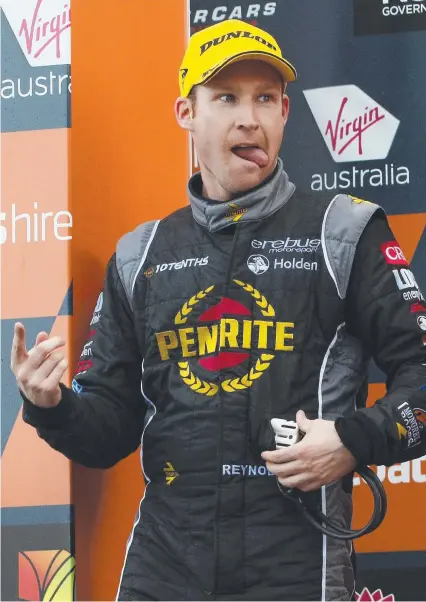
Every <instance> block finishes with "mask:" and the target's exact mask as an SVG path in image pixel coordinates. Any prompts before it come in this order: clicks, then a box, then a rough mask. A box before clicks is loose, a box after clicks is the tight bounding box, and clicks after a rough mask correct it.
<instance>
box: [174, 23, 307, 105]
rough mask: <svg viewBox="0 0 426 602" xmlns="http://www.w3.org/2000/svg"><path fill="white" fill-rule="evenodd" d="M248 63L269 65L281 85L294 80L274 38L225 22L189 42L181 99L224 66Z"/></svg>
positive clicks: (198, 33)
mask: <svg viewBox="0 0 426 602" xmlns="http://www.w3.org/2000/svg"><path fill="white" fill-rule="evenodd" d="M247 59H256V60H259V61H264V62H265V63H269V65H271V66H272V67H275V69H277V71H279V72H280V74H281V76H282V78H283V80H284V82H292V81H294V80H295V79H296V77H297V73H296V69H295V68H294V67H293V65H292V64H291V63H289V61H287V60H286V59H285V58H283V56H282V52H281V49H280V47H279V46H278V44H277V41H276V40H275V38H273V37H272V36H271V35H270V34H269V33H267V32H266V31H264V30H263V29H259V28H258V27H255V26H254V25H250V24H249V23H246V22H245V21H240V20H238V19H228V20H226V21H222V22H220V23H217V24H216V25H212V26H211V27H207V28H206V29H203V30H201V31H198V32H197V33H194V34H193V35H192V36H191V37H190V38H189V43H188V48H187V50H186V52H185V56H184V57H183V61H182V64H181V66H180V70H179V74H180V77H179V87H180V93H181V96H188V94H189V93H190V91H191V89H192V87H193V86H196V85H197V84H204V83H206V82H207V81H209V80H210V79H212V77H214V76H215V75H216V74H217V73H218V72H219V71H220V70H221V69H223V68H224V67H226V66H227V65H230V64H232V63H236V62H237V61H243V60H247Z"/></svg>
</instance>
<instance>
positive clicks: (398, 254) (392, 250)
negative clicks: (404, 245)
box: [380, 240, 408, 265]
mask: <svg viewBox="0 0 426 602" xmlns="http://www.w3.org/2000/svg"><path fill="white" fill-rule="evenodd" d="M380 248H381V251H382V253H383V257H384V258H385V261H386V263H389V264H391V265H408V262H407V260H406V259H405V257H404V253H403V252H402V250H401V247H400V246H399V245H398V243H397V242H396V240H391V241H389V242H384V243H383V244H382V245H381V247H380Z"/></svg>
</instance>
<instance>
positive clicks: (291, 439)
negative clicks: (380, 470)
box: [271, 418, 387, 540]
mask: <svg viewBox="0 0 426 602" xmlns="http://www.w3.org/2000/svg"><path fill="white" fill-rule="evenodd" d="M271 426H272V428H273V429H274V432H275V445H276V448H277V449H283V448H286V447H291V446H292V445H295V444H296V443H299V442H300V441H301V439H302V438H303V433H302V432H301V431H300V429H299V427H298V425H297V423H296V422H294V421H292V420H283V419H281V418H272V420H271ZM354 472H357V473H358V474H359V475H360V477H361V478H363V479H364V481H365V482H366V483H367V485H368V486H369V487H370V489H371V491H372V492H373V498H374V511H373V515H372V517H371V519H370V521H369V522H368V523H367V524H366V525H365V527H363V528H362V529H345V528H343V527H341V526H340V525H337V524H335V523H333V521H332V520H331V519H330V517H328V516H326V515H325V514H323V513H322V512H321V510H320V508H319V507H318V506H317V505H316V504H315V502H314V501H313V496H312V495H311V494H310V493H309V492H308V493H307V492H303V491H299V490H298V489H295V488H290V487H284V486H283V485H282V484H281V483H280V482H279V480H278V478H277V485H278V489H279V490H280V492H281V493H282V495H284V496H285V497H286V498H287V499H289V500H291V501H292V502H293V503H295V504H296V505H297V506H298V508H299V510H300V511H301V513H302V514H303V516H304V517H305V519H306V520H307V521H308V522H310V523H311V524H312V525H313V526H314V527H315V528H316V529H319V530H320V531H321V532H322V533H324V534H325V535H328V536H330V537H334V538H336V539H346V540H349V539H356V538H358V537H361V536H362V535H365V534H367V533H371V532H372V531H374V530H375V529H377V527H378V526H379V525H380V524H381V523H382V521H383V519H384V518H385V514H386V509H387V498H386V491H385V489H384V487H383V485H382V482H381V481H380V479H379V478H378V476H377V475H376V473H375V472H373V471H372V470H371V468H370V467H369V466H357V467H356V469H355V471H354Z"/></svg>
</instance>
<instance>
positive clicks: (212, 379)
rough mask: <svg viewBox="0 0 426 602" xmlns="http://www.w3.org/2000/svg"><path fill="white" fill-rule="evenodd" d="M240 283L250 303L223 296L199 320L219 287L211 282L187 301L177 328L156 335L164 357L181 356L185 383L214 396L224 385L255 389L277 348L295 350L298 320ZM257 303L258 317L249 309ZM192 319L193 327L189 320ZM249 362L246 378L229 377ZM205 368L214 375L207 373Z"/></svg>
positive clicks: (177, 318) (227, 388)
mask: <svg viewBox="0 0 426 602" xmlns="http://www.w3.org/2000/svg"><path fill="white" fill-rule="evenodd" d="M234 282H235V284H237V285H238V286H239V287H241V289H243V290H244V291H245V293H246V294H247V301H248V303H247V306H246V305H244V304H243V303H240V302H239V301H236V300H235V299H232V298H229V297H222V299H221V301H220V302H219V303H216V304H215V305H212V306H210V307H209V308H208V309H206V310H205V311H203V312H202V313H201V315H199V316H198V318H196V319H195V320H194V318H192V316H193V315H194V314H192V312H193V311H194V309H195V308H197V309H196V311H197V313H198V312H199V307H200V306H199V304H200V303H201V304H202V305H201V307H202V306H203V305H205V304H206V298H207V302H208V296H209V295H210V294H211V293H212V292H213V291H214V289H215V287H214V286H209V287H208V288H206V289H205V290H202V291H199V292H198V293H196V294H195V295H193V296H192V297H191V298H190V299H188V300H187V301H186V302H185V303H184V304H183V305H182V307H181V308H180V309H179V311H178V312H177V314H176V316H175V318H174V325H175V329H174V330H166V331H164V332H157V333H156V334H155V337H156V340H157V347H158V352H159V361H170V360H172V359H175V360H176V362H177V367H178V370H179V374H180V377H181V379H182V381H183V382H184V383H185V384H186V385H187V386H188V387H189V388H190V389H191V390H192V391H194V392H196V393H199V394H201V395H206V396H208V397H212V396H214V395H216V393H217V392H218V391H219V388H221V389H223V391H226V392H227V393H234V392H235V391H241V390H244V389H248V388H250V387H251V386H252V385H253V384H254V383H255V382H256V380H257V379H259V378H261V377H262V375H263V373H264V372H265V371H266V370H268V369H269V367H270V365H271V362H272V361H273V359H274V357H275V355H276V353H277V352H285V351H287V352H289V351H293V349H294V341H293V339H294V333H293V331H294V323H293V322H282V321H280V320H277V319H276V314H275V309H274V308H273V306H272V305H271V304H270V303H269V301H268V299H267V298H266V297H265V296H264V295H262V293H261V292H260V291H258V290H257V289H255V288H254V287H253V286H251V285H250V284H247V283H245V282H241V281H240V280H234ZM250 297H251V299H250ZM253 303H254V304H255V305H256V306H257V312H258V313H259V314H260V315H259V316H258V317H257V318H256V317H255V316H253V315H252V311H251V309H249V307H250V308H251V307H252V305H253ZM197 306H198V307H197ZM191 314H192V315H191ZM191 319H192V320H193V322H192V325H191V324H190V323H188V321H189V320H191ZM253 354H256V356H257V359H255V358H254V357H253ZM250 359H251V361H250ZM246 360H249V361H248V362H246ZM244 362H246V364H247V371H246V372H245V373H244V374H243V375H242V376H238V377H235V378H226V373H225V370H226V369H228V368H234V367H236V366H239V365H240V364H243V363H244ZM200 368H201V369H204V371H207V373H210V374H211V376H209V377H207V378H205V377H202V372H201V370H200ZM219 375H220V376H221V379H219V378H218V376H219ZM223 377H224V378H223ZM222 378H223V380H222Z"/></svg>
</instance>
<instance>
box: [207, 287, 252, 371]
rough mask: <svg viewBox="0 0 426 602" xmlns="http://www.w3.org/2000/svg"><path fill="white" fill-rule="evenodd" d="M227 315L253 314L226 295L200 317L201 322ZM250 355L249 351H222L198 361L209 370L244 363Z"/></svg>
mask: <svg viewBox="0 0 426 602" xmlns="http://www.w3.org/2000/svg"><path fill="white" fill-rule="evenodd" d="M226 315H237V316H251V315H252V314H251V312H250V311H249V310H248V309H247V307H246V306H245V305H243V304H242V303H239V302H238V301H234V300H233V299H229V298H227V297H224V298H223V299H222V301H220V303H217V304H216V305H213V307H210V308H209V309H208V310H207V311H205V312H204V313H203V314H201V316H200V317H199V318H198V321H199V322H210V321H213V320H218V321H220V319H221V318H222V317H223V316H226ZM248 357H249V354H248V353H241V352H235V351H231V352H228V351H220V352H219V354H218V355H215V356H213V357H205V358H201V359H199V360H198V363H199V364H200V366H202V367H203V368H206V369H207V370H222V369H224V368H233V367H234V366H238V365H239V364H242V363H243V362H244V361H245V360H246V359H247V358H248Z"/></svg>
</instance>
